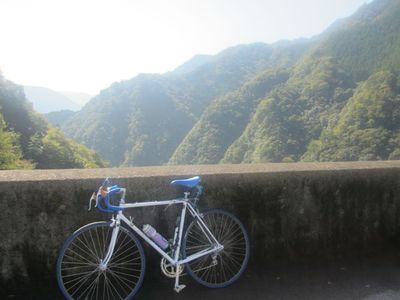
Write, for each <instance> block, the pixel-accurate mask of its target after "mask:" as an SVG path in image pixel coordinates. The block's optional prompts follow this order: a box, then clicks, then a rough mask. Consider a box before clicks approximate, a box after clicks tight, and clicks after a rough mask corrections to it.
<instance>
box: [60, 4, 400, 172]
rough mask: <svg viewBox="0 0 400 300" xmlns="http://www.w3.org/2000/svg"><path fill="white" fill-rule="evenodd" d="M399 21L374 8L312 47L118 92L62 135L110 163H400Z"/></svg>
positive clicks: (248, 56) (202, 60) (89, 108)
mask: <svg viewBox="0 0 400 300" xmlns="http://www.w3.org/2000/svg"><path fill="white" fill-rule="evenodd" d="M398 16H400V1H398V0H375V1H373V2H371V3H369V4H365V5H363V6H362V7H361V8H360V9H359V10H358V11H357V12H356V13H355V14H354V15H353V16H351V17H349V18H346V19H342V20H339V21H337V22H335V23H334V24H333V25H331V26H330V27H329V28H328V29H327V30H326V31H325V32H323V33H321V34H320V35H318V36H316V37H314V38H312V39H299V40H295V41H281V42H278V43H275V44H272V45H267V44H263V43H255V44H250V45H239V46H236V47H231V48H228V49H226V50H224V51H222V52H221V53H219V54H217V55H213V56H208V55H207V56H202V55H200V56H195V57H193V58H192V59H191V60H189V61H188V62H186V63H185V64H183V65H182V66H180V67H178V68H176V69H175V70H174V71H173V72H169V73H166V74H147V75H146V74H142V75H140V76H137V77H135V78H133V79H131V80H128V81H122V82H119V83H115V84H113V85H112V86H111V87H109V88H108V89H105V90H103V91H102V92H101V93H100V94H99V95H97V96H95V97H94V98H93V99H92V100H91V101H90V102H89V103H88V104H87V105H86V106H85V107H84V108H83V109H82V110H81V111H79V112H77V113H76V114H75V115H74V116H73V117H72V118H71V119H70V120H69V121H67V122H66V123H64V124H63V125H62V130H63V131H64V132H65V133H66V134H67V135H68V136H70V137H72V138H74V139H75V140H77V141H79V142H81V143H84V144H85V145H87V146H89V147H90V148H92V149H96V151H98V152H99V153H100V154H101V155H102V157H104V158H106V159H107V160H109V161H111V162H112V164H113V165H116V166H118V165H128V166H134V165H159V164H167V163H169V164H199V163H244V162H246V163H255V162H279V161H287V162H290V161H299V160H306V161H314V160H322V161H324V160H359V159H363V160H365V159H388V158H390V159H399V158H400V150H399V147H400V132H399V128H398V127H397V125H396V122H397V121H396V122H394V123H393V120H397V113H399V114H400V112H398V111H399V109H400V95H399V90H398V82H399V81H400V77H399V74H400V18H399V17H398ZM374 89H377V90H381V92H380V93H375V92H374ZM360 107H361V108H362V109H360ZM363 112H368V115H367V116H366V117H365V116H364V117H363V116H361V114H362V113H363ZM390 120H392V121H390ZM374 145H375V146H374ZM379 145H381V146H382V147H380V146H379Z"/></svg>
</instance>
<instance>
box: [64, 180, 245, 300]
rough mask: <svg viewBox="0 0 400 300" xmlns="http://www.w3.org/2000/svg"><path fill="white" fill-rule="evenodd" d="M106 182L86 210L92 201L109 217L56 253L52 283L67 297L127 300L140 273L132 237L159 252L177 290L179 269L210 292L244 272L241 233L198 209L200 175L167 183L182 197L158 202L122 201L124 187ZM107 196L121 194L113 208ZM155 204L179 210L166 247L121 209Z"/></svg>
mask: <svg viewBox="0 0 400 300" xmlns="http://www.w3.org/2000/svg"><path fill="white" fill-rule="evenodd" d="M109 184H110V182H109V180H108V178H107V179H106V180H105V181H104V182H103V184H102V185H101V186H100V188H99V189H98V192H97V193H96V192H95V193H93V195H92V197H91V198H90V200H89V210H90V207H91V203H92V201H95V202H96V205H95V206H96V207H97V208H98V209H99V210H100V211H102V212H106V213H112V214H113V217H112V219H111V220H110V221H108V222H95V223H91V224H88V225H85V226H83V227H81V228H80V229H78V230H77V231H75V232H74V233H73V234H72V235H71V236H70V237H69V238H67V240H66V241H65V242H64V245H63V247H62V249H61V251H60V254H59V257H58V260H57V280H58V285H59V287H60V289H61V291H62V293H63V295H64V296H65V297H66V299H110V300H114V299H132V298H133V297H134V295H135V294H136V293H137V292H138V290H139V288H140V286H141V284H142V282H143V278H144V273H145V255H144V251H143V247H142V245H141V243H140V241H139V239H138V238H137V236H139V237H141V238H143V239H144V240H145V241H146V242H147V243H148V244H149V245H150V246H151V247H152V248H154V249H155V250H156V251H157V252H158V253H160V254H161V256H162V259H161V270H162V272H163V273H164V274H165V275H166V276H168V277H171V278H174V279H175V284H174V290H175V291H176V292H180V291H181V290H182V289H183V288H184V287H185V285H183V284H180V282H179V279H180V276H181V275H183V272H184V270H186V272H187V273H188V274H189V275H190V276H191V277H192V278H193V279H194V280H195V281H197V282H198V283H200V284H202V285H204V286H206V287H209V288H221V287H226V286H228V285H230V284H232V283H233V282H235V281H236V280H237V279H238V278H239V277H240V275H241V274H242V273H243V272H244V270H245V268H246V266H247V262H248V260H249V250H250V249H249V238H248V235H247V233H246V230H245V228H244V227H243V225H242V223H241V222H240V221H239V220H238V219H237V218H236V217H235V216H234V215H232V214H231V213H228V212H226V211H224V210H221V209H212V210H208V211H205V212H203V213H201V212H200V211H199V209H198V207H197V203H198V201H199V197H200V195H201V194H202V190H203V189H202V187H201V185H200V177H198V176H196V177H193V178H189V179H182V180H174V181H172V182H171V184H172V185H177V186H182V187H183V188H184V189H185V192H184V196H183V197H182V198H177V199H172V200H162V201H146V202H135V203H127V202H126V201H125V193H126V189H124V188H121V187H119V186H117V185H114V186H109ZM112 195H121V198H120V200H119V204H118V205H113V204H112V203H111V201H110V199H111V196H112ZM114 197H115V196H114ZM160 205H165V206H169V205H181V206H182V211H181V213H180V215H179V216H178V217H177V221H176V226H175V230H174V236H173V238H172V239H170V240H169V242H167V246H165V244H164V245H160V242H159V240H157V239H156V238H154V236H152V238H151V237H149V236H148V234H146V233H145V232H144V231H143V230H145V229H144V228H143V230H142V229H140V228H139V227H138V226H137V225H135V224H134V222H133V219H132V218H127V217H126V216H125V215H124V213H123V212H124V210H125V209H133V208H137V207H149V206H160ZM185 220H186V221H187V222H186V223H187V224H186V223H185ZM145 226H146V225H145ZM153 233H154V232H153ZM158 237H160V235H158ZM157 241H158V242H157ZM164 242H165V240H164ZM164 248H165V249H164Z"/></svg>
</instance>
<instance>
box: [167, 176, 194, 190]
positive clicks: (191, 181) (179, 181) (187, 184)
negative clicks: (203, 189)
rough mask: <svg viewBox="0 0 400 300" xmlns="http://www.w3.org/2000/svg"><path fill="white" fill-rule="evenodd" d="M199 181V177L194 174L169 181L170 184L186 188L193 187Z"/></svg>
mask: <svg viewBox="0 0 400 300" xmlns="http://www.w3.org/2000/svg"><path fill="white" fill-rule="evenodd" d="M199 183H200V177H199V176H195V177H192V178H188V179H176V180H173V181H171V184H172V185H181V186H184V187H188V188H193V187H195V186H196V185H198V184H199Z"/></svg>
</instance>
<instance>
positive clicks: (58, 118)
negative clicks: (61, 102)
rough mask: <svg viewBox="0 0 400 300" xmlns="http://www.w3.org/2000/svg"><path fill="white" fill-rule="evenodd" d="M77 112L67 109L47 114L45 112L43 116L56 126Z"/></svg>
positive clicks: (59, 125)
mask: <svg viewBox="0 0 400 300" xmlns="http://www.w3.org/2000/svg"><path fill="white" fill-rule="evenodd" d="M75 113H76V112H75V111H72V110H68V109H65V110H60V111H53V112H49V113H47V114H44V115H43V116H44V117H45V118H46V120H47V121H48V122H49V123H50V124H52V125H54V126H56V127H61V126H62V125H63V124H64V123H66V122H67V121H68V120H69V119H71V118H72V116H73V115H75Z"/></svg>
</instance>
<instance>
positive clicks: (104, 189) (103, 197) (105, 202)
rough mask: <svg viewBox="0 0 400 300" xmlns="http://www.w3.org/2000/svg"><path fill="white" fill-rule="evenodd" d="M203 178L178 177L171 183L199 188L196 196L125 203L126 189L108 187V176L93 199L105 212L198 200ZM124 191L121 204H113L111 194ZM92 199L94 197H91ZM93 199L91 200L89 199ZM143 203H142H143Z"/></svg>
mask: <svg viewBox="0 0 400 300" xmlns="http://www.w3.org/2000/svg"><path fill="white" fill-rule="evenodd" d="M200 182H201V179H200V177H199V176H195V177H192V178H188V179H176V180H173V181H171V185H175V186H182V187H184V188H187V189H194V188H196V189H197V194H196V196H195V197H194V198H187V194H188V193H185V198H177V199H173V200H164V201H146V202H136V203H132V204H124V203H125V193H126V189H125V188H121V187H120V186H118V185H113V186H110V187H108V185H109V184H110V179H109V178H108V177H107V178H106V179H105V180H104V182H103V184H102V185H101V186H100V188H99V190H98V192H97V195H96V196H93V197H94V198H93V200H96V207H97V208H98V209H99V210H100V211H101V212H105V213H118V212H120V211H122V210H124V209H125V208H132V207H143V206H153V205H154V206H155V205H166V204H175V203H180V202H182V201H183V200H185V201H187V200H191V199H194V200H195V201H197V200H198V199H199V197H200V195H201V194H202V191H203V189H202V187H201V186H200ZM118 193H122V197H121V199H120V201H119V202H120V203H119V205H113V204H111V196H112V195H115V194H118ZM91 199H92V198H91ZM89 201H91V200H89ZM141 203H142V204H141Z"/></svg>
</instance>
